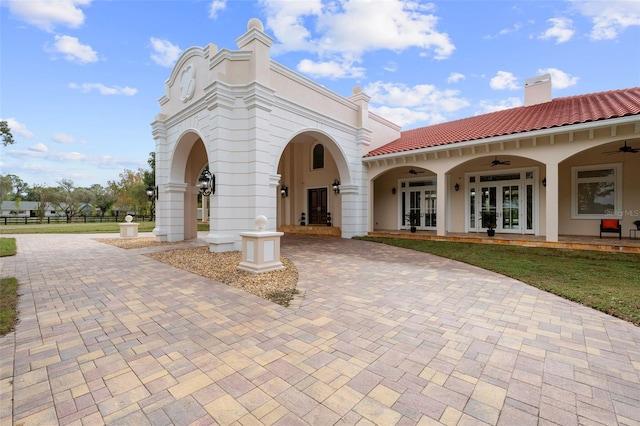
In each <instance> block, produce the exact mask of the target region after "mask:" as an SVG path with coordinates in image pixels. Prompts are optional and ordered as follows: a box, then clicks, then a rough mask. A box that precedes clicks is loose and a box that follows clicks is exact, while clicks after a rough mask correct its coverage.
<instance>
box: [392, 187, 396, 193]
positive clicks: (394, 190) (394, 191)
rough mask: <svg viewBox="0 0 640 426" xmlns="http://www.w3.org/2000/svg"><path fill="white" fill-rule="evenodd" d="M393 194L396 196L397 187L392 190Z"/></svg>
mask: <svg viewBox="0 0 640 426" xmlns="http://www.w3.org/2000/svg"><path fill="white" fill-rule="evenodd" d="M391 193H392V194H393V195H396V187H395V186H394V187H393V188H391Z"/></svg>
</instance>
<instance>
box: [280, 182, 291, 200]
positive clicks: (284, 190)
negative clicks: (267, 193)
mask: <svg viewBox="0 0 640 426" xmlns="http://www.w3.org/2000/svg"><path fill="white" fill-rule="evenodd" d="M280 195H282V198H287V197H288V196H289V187H288V186H287V185H282V186H281V187H280Z"/></svg>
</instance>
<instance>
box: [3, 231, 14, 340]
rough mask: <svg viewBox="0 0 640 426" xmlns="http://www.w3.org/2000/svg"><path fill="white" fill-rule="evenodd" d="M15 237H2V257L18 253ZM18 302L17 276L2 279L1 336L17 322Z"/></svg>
mask: <svg viewBox="0 0 640 426" xmlns="http://www.w3.org/2000/svg"><path fill="white" fill-rule="evenodd" d="M16 252H17V250H16V240H15V238H0V257H5V256H15V255H16ZM17 303H18V280H17V279H15V278H1V279H0V336H4V335H5V334H7V333H8V332H10V331H11V330H13V327H14V326H15V324H16V318H17V315H18V314H17V312H16V305H17Z"/></svg>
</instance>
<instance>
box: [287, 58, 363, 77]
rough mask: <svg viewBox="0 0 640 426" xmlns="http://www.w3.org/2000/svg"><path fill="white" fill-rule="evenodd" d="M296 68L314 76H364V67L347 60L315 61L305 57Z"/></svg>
mask: <svg viewBox="0 0 640 426" xmlns="http://www.w3.org/2000/svg"><path fill="white" fill-rule="evenodd" d="M296 68H297V69H298V71H300V72H301V73H304V74H307V75H309V76H311V77H313V78H332V79H333V78H345V77H349V78H360V77H362V76H364V68H362V67H356V66H354V64H353V63H349V62H346V61H343V62H336V61H327V62H314V61H312V60H310V59H303V60H302V61H300V63H299V64H298V66H297V67H296Z"/></svg>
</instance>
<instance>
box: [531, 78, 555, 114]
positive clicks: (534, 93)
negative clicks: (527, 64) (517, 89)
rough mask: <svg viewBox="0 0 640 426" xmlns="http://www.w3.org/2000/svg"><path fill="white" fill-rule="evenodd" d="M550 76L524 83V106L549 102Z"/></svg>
mask: <svg viewBox="0 0 640 426" xmlns="http://www.w3.org/2000/svg"><path fill="white" fill-rule="evenodd" d="M551 99H552V98H551V74H543V75H539V76H537V77H533V78H529V79H527V80H525V82H524V106H530V105H538V104H543V103H545V102H551Z"/></svg>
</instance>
